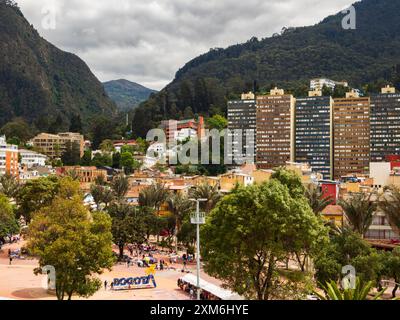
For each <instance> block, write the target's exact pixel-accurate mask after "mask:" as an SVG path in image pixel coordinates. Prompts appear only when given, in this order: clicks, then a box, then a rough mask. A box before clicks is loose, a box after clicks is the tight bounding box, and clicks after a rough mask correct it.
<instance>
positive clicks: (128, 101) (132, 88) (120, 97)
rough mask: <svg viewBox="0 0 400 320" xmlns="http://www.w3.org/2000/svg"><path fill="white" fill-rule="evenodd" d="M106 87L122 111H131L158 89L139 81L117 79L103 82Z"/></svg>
mask: <svg viewBox="0 0 400 320" xmlns="http://www.w3.org/2000/svg"><path fill="white" fill-rule="evenodd" d="M103 86H104V89H105V90H106V92H107V94H108V96H109V97H110V98H111V100H113V101H114V102H115V103H116V105H117V106H118V108H119V109H120V110H121V111H131V110H132V109H134V108H135V107H137V106H138V105H139V104H140V103H141V102H143V101H145V100H147V99H148V98H149V97H150V95H151V94H153V93H157V91H156V90H153V89H149V88H147V87H145V86H143V85H141V84H139V83H137V82H133V81H129V80H126V79H117V80H111V81H106V82H103Z"/></svg>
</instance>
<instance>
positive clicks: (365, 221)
mask: <svg viewBox="0 0 400 320" xmlns="http://www.w3.org/2000/svg"><path fill="white" fill-rule="evenodd" d="M373 196H374V194H373V193H370V194H365V193H356V194H352V195H350V196H349V199H347V200H342V201H340V202H339V204H340V206H342V208H343V211H344V213H345V214H346V217H347V219H348V220H349V222H350V225H351V227H352V228H353V231H356V232H358V233H359V234H360V235H361V236H362V237H363V236H364V235H365V233H366V232H367V231H368V229H369V227H370V226H371V224H372V219H373V215H374V213H375V211H376V209H377V203H376V202H375V201H373V199H372V197H373Z"/></svg>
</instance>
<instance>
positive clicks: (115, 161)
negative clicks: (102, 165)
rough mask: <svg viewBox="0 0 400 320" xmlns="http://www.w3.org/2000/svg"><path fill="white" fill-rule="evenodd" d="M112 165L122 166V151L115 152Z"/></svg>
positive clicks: (114, 166)
mask: <svg viewBox="0 0 400 320" xmlns="http://www.w3.org/2000/svg"><path fill="white" fill-rule="evenodd" d="M112 167H113V168H114V169H120V168H121V153H119V152H114V153H113V155H112Z"/></svg>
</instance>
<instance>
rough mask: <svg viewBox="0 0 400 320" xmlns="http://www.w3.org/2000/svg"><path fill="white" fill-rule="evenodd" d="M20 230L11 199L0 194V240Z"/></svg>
mask: <svg viewBox="0 0 400 320" xmlns="http://www.w3.org/2000/svg"><path fill="white" fill-rule="evenodd" d="M18 230H19V226H18V222H17V220H16V218H15V214H14V209H13V207H12V205H11V204H10V201H9V199H8V198H7V197H6V196H5V195H2V194H1V193H0V240H3V241H2V242H3V243H4V237H5V236H7V235H9V234H15V233H17V232H18Z"/></svg>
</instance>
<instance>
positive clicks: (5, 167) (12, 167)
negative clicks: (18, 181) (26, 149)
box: [0, 136, 19, 177]
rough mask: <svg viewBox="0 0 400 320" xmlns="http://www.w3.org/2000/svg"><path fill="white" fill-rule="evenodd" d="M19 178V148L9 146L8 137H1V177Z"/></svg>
mask: <svg viewBox="0 0 400 320" xmlns="http://www.w3.org/2000/svg"><path fill="white" fill-rule="evenodd" d="M4 174H11V175H13V176H16V177H18V174H19V169H18V146H15V145H10V144H7V141H6V137H5V136H2V137H0V175H4Z"/></svg>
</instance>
